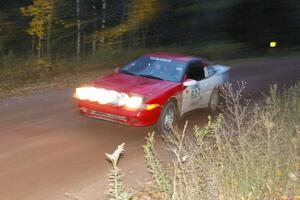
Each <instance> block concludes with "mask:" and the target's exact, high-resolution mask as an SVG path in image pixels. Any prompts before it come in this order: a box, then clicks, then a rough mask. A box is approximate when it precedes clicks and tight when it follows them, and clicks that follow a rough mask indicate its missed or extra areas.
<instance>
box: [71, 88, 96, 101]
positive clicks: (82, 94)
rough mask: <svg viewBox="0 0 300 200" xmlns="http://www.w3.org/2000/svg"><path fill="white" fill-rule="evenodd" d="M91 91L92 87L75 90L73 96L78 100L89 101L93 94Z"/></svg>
mask: <svg viewBox="0 0 300 200" xmlns="http://www.w3.org/2000/svg"><path fill="white" fill-rule="evenodd" d="M92 90H93V89H92V87H80V88H76V94H75V96H76V97H77V98H78V99H80V100H89V98H90V96H91V95H92V94H93V91H92Z"/></svg>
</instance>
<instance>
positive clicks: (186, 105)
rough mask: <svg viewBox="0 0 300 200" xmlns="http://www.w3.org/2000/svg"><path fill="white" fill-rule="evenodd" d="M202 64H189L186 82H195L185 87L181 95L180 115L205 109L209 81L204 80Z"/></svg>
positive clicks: (198, 61) (197, 62) (198, 62)
mask: <svg viewBox="0 0 300 200" xmlns="http://www.w3.org/2000/svg"><path fill="white" fill-rule="evenodd" d="M204 67H205V66H204V64H203V63H202V62H201V61H200V60H197V61H194V62H192V63H190V64H189V65H188V67H187V71H186V79H187V80H189V79H190V80H195V81H196V83H195V84H193V85H190V86H187V87H186V88H185V89H184V90H183V94H182V108H181V113H182V114H183V113H185V112H188V111H191V110H194V109H197V108H201V107H206V106H207V101H209V99H208V98H209V97H207V95H208V93H209V88H208V87H207V86H208V85H209V80H206V79H205V73H204Z"/></svg>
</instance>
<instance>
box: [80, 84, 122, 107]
mask: <svg viewBox="0 0 300 200" xmlns="http://www.w3.org/2000/svg"><path fill="white" fill-rule="evenodd" d="M118 95H119V93H117V92H115V91H110V90H105V89H101V88H95V87H80V88H76V94H75V96H76V97H77V98H78V99H80V100H89V101H92V102H98V103H100V104H108V103H113V102H114V101H116V99H117V97H118Z"/></svg>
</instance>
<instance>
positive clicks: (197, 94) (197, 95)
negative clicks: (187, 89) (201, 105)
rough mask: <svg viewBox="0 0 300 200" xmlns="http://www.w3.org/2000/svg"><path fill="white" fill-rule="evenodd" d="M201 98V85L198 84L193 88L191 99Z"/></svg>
mask: <svg viewBox="0 0 300 200" xmlns="http://www.w3.org/2000/svg"><path fill="white" fill-rule="evenodd" d="M200 98H201V89H200V84H199V83H198V84H197V85H195V86H193V88H192V92H191V99H192V100H197V99H200Z"/></svg>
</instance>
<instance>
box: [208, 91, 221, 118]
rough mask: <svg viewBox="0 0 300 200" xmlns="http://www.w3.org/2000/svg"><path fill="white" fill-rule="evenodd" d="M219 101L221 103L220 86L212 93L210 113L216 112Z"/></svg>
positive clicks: (209, 106) (209, 105)
mask: <svg viewBox="0 0 300 200" xmlns="http://www.w3.org/2000/svg"><path fill="white" fill-rule="evenodd" d="M219 103H220V92H219V90H218V88H215V89H214V90H213V91H212V93H211V96H210V100H209V104H208V111H209V113H210V114H214V113H216V111H217V109H218V105H219Z"/></svg>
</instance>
